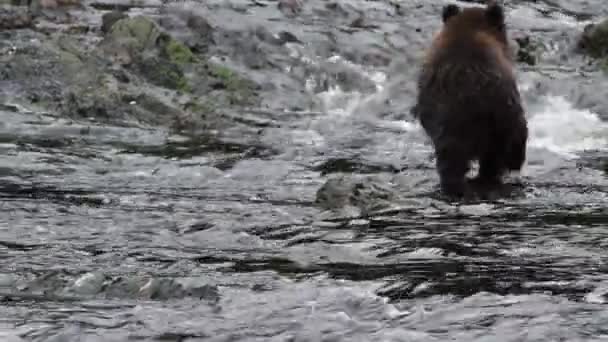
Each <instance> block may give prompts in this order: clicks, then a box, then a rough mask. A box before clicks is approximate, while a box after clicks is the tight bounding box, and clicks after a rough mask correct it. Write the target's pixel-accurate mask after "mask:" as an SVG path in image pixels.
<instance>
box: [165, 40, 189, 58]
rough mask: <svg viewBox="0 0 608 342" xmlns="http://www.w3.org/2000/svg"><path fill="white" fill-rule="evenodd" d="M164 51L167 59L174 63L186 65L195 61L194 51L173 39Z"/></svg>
mask: <svg viewBox="0 0 608 342" xmlns="http://www.w3.org/2000/svg"><path fill="white" fill-rule="evenodd" d="M164 50H165V54H166V55H167V58H169V60H170V61H171V62H173V63H177V64H184V63H191V62H194V60H195V59H194V55H193V54H192V51H190V49H189V48H188V47H187V46H185V45H184V44H182V43H180V42H178V41H177V40H175V39H172V38H171V39H169V41H168V42H167V44H166V45H165V49H164Z"/></svg>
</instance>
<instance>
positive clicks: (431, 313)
mask: <svg viewBox="0 0 608 342" xmlns="http://www.w3.org/2000/svg"><path fill="white" fill-rule="evenodd" d="M234 3H237V2H234ZM600 3H601V2H599V1H598V2H595V4H594V3H592V2H589V1H579V2H576V1H570V2H565V1H558V2H555V3H553V2H552V3H551V4H549V5H547V4H546V3H544V2H538V3H532V4H530V3H527V2H516V3H515V4H513V5H512V6H513V7H510V8H509V11H510V12H509V13H510V14H511V15H513V17H514V18H515V19H513V20H514V22H515V23H514V26H515V28H514V30H515V31H517V30H521V31H523V30H527V29H538V31H537V32H543V33H541V34H540V36H541V37H550V38H545V39H547V40H552V39H554V41H553V43H555V50H554V51H553V52H549V53H547V56H546V57H545V59H544V62H543V63H541V64H540V65H539V66H537V67H536V68H533V69H525V68H522V70H520V72H519V77H520V85H521V89H522V94H523V96H524V98H525V100H526V108H527V109H528V113H527V115H528V119H529V123H530V130H531V139H530V144H529V147H528V156H529V157H528V160H527V163H526V165H525V167H524V170H523V172H522V174H521V175H519V178H520V183H521V185H519V186H517V185H513V186H512V188H511V190H512V191H510V192H509V193H508V194H506V195H505V196H503V197H501V198H500V199H498V200H496V201H492V202H481V203H472V204H467V205H455V204H450V203H445V202H443V201H441V200H440V199H438V198H437V196H436V194H437V176H436V174H435V171H434V166H433V160H432V150H431V148H430V146H429V145H428V141H427V139H426V138H425V136H424V134H423V133H422V131H421V130H420V127H419V126H418V125H417V124H416V123H415V122H413V121H412V120H411V118H410V116H409V114H408V112H407V108H408V107H409V106H410V105H411V104H412V101H413V98H412V92H411V89H412V88H411V87H412V85H413V82H414V79H413V76H412V75H413V69H412V68H411V66H407V65H405V66H404V65H403V63H400V62H399V61H393V63H391V64H390V65H386V66H376V67H372V66H369V65H365V64H364V63H352V62H348V59H347V58H345V57H344V56H341V55H332V56H330V57H327V58H326V57H323V56H322V54H320V55H315V54H314V53H310V51H309V50H310V49H307V48H306V47H303V46H300V47H298V46H292V47H290V48H291V49H293V51H292V57H293V58H294V60H295V62H293V63H295V64H294V69H297V68H299V67H301V68H304V67H303V65H304V66H306V68H305V69H306V71H305V72H304V74H305V75H306V76H307V78H306V79H305V81H306V82H307V84H308V87H309V89H310V92H311V93H315V97H314V100H315V101H316V103H317V108H316V110H314V111H313V110H295V111H293V110H289V111H279V110H274V109H272V110H268V109H264V110H262V109H256V110H249V111H246V112H241V113H231V115H233V116H234V117H235V118H238V120H236V121H235V124H234V125H233V126H231V127H230V128H229V129H226V130H224V131H222V132H220V133H217V134H212V133H209V134H208V135H207V136H201V137H200V138H199V139H197V140H196V141H193V140H188V139H186V138H184V137H180V136H176V135H171V134H169V133H167V132H166V131H164V130H162V129H154V128H135V127H111V126H107V125H96V124H95V123H91V122H85V123H78V122H73V121H70V120H64V119H60V118H57V117H55V116H53V115H52V114H48V113H46V114H44V113H32V112H28V111H27V110H24V109H20V108H12V107H11V108H12V110H9V109H11V108H9V107H6V108H4V109H3V110H0V165H2V166H1V167H0V198H1V200H2V201H1V205H0V218H1V219H0V257H1V258H2V260H3V266H2V268H0V296H1V297H2V299H3V310H1V313H0V336H1V337H2V338H3V340H6V341H19V340H27V341H126V340H154V341H445V340H454V341H524V340H525V341H555V340H560V341H595V340H603V339H606V338H608V329H607V328H606V327H607V326H608V324H607V323H608V314H607V313H606V310H605V308H606V306H605V305H606V304H605V303H606V295H608V266H606V260H605V255H604V251H605V248H606V247H607V246H608V229H607V227H606V225H607V223H608V213H607V211H606V204H607V203H608V180H607V179H606V172H607V170H606V155H607V152H606V151H607V149H608V123H607V122H606V121H605V117H604V118H602V115H603V113H601V112H600V111H598V110H597V108H604V107H606V105H607V104H608V102H606V99H603V98H602V97H598V96H596V94H595V93H594V92H597V91H598V89H597V86H589V87H581V86H579V84H581V83H583V82H585V81H586V80H598V81H597V82H602V81H603V78H602V77H605V76H602V75H597V74H594V75H591V76H586V77H583V76H581V75H580V74H579V73H578V72H575V71H569V70H559V69H556V65H558V64H560V63H561V64H565V67H566V69H567V68H568V67H571V68H572V69H575V68H576V67H577V65H578V64H576V63H578V59H577V58H576V57H575V56H573V55H572V54H571V52H570V51H568V48H567V46H569V45H568V44H570V42H571V37H572V36H571V34H572V30H573V27H575V28H577V29H581V28H582V25H583V24H584V23H583V22H581V21H580V20H589V14H590V13H593V16H595V15H596V14H595V12H598V11H599V12H601V11H603V10H604V9H603V6H601V5H600ZM353 4H354V5H353V6H355V7H358V8H368V9H370V13H371V14H370V17H371V18H372V19H370V21H372V22H373V18H374V14H377V13H379V11H380V10H377V11H378V12H374V11H372V9H373V7H374V6H380V5H379V4H378V3H377V2H369V4H367V3H365V2H353ZM364 6H369V7H364ZM438 6H439V5H435V7H438ZM543 6H544V7H543ZM412 8H419V9H418V10H419V12H411V13H409V14H406V19H409V20H410V21H409V22H408V25H416V24H417V22H416V21H412V20H419V21H421V20H426V19H425V18H428V19H429V20H431V18H432V20H435V21H436V18H435V17H433V15H436V13H435V10H434V9H433V8H427V7H412ZM536 8H541V9H543V10H547V11H548V10H556V9H557V10H562V12H563V13H562V14H561V15H559V16H548V17H544V19H543V20H541V19H540V17H541V16H540V15H539V14H538V13H537V12H535V9H536ZM224 10H225V9H224V8H221V9H218V10H217V11H218V12H217V13H218V16H220V17H221V16H222V15H224V16H226V15H234V13H236V12H227V13H228V14H227V13H223V12H222V11H224ZM259 11H268V12H270V11H276V10H275V7H274V6H269V7H261V8H260V9H259ZM545 12H546V11H545ZM545 12H542V13H545ZM230 13H232V14H230ZM264 13H266V12H264ZM513 13H517V14H518V15H517V16H516V15H514V14H513ZM551 13H554V12H551ZM581 13H583V14H585V13H586V14H587V15H586V16H585V15H582V14H581ZM269 15H270V14H269ZM273 15H274V14H273ZM378 16H380V15H379V14H378ZM581 16H582V17H583V18H582V19H581V18H580V17H581ZM259 18H266V17H265V16H264V15H262V14H260V16H259ZM259 18H257V17H256V19H251V20H252V21H254V22H256V21H263V20H262V19H259ZM315 18H316V17H315V14H314V11H313V12H311V13H308V12H305V15H303V17H302V18H301V19H299V20H301V21H302V23H300V24H302V25H303V26H298V27H305V28H307V27H315V26H318V27H319V28H326V26H324V25H326V23H324V22H319V21H315ZM317 19H318V18H317ZM402 20H404V18H393V19H391V20H389V19H386V18H384V21H383V22H382V25H383V27H389V26H391V27H392V26H394V27H397V26H399V25H400V23H401V21H402ZM231 24H233V25H237V26H238V25H240V22H239V21H237V20H235V21H233V22H231ZM267 24H268V25H270V26H272V25H274V26H277V27H278V26H280V25H286V26H287V25H288V24H287V23H283V22H281V21H268V22H267ZM252 25H253V24H252ZM433 25H434V26H436V25H437V23H434V24H433ZM294 30H295V29H294ZM296 31H297V30H296ZM393 32H394V31H393ZM297 33H301V34H302V36H304V37H306V35H312V38H311V39H312V40H313V41H314V40H315V39H316V38H315V36H314V33H310V32H306V30H302V31H297ZM431 33H432V31H428V32H427V31H424V32H423V33H422V35H430V34H431ZM361 35H362V37H363V38H362V39H361V41H353V42H352V44H353V45H356V44H361V45H364V44H367V43H369V42H373V43H377V44H382V42H381V41H378V39H377V36H378V35H371V34H370V35H365V33H362V34H361ZM317 38H318V37H317ZM393 38H394V39H395V40H397V41H398V40H400V39H401V40H403V37H398V36H394V37H393ZM412 39H420V40H423V38H420V37H419V38H412ZM366 40H367V41H366ZM560 44H561V45H560ZM402 45H403V44H402ZM347 47H348V46H347ZM346 50H347V49H346V48H345V50H344V51H346ZM355 50H356V49H355ZM317 52H318V51H317ZM564 54H567V55H568V56H570V59H567V60H566V61H565V62H563V61H561V60H560V57H559V56H562V55H564ZM408 58H409V57H408ZM298 61H299V62H298ZM556 61H561V62H559V63H558V62H556ZM405 64H407V61H406V62H405ZM338 69H340V70H342V69H348V70H351V72H352V70H354V74H355V75H357V76H358V77H360V79H361V80H363V81H360V82H353V83H355V84H357V85H358V86H354V87H352V88H353V89H348V90H345V89H344V88H346V87H345V86H344V85H343V86H342V87H340V86H339V85H338V84H331V82H332V80H333V79H332V78H331V77H329V76H328V74H327V71H328V70H329V71H331V70H338ZM294 72H299V71H294ZM252 74H255V71H252ZM326 78H329V79H330V81H329V82H330V86H329V87H327V89H324V90H318V87H317V86H318V85H319V83H323V79H326ZM366 82H367V83H366ZM325 83H327V82H325ZM365 84H368V85H371V86H364V85H365ZM602 101H604V102H602ZM271 102H272V101H271ZM279 102H280V101H279ZM275 104H277V103H275ZM341 171H343V173H341ZM341 174H342V175H343V178H339V175H341ZM336 177H337V178H336ZM328 179H334V180H335V181H336V182H337V184H338V185H336V187H337V189H338V190H335V191H334V192H335V193H333V192H331V191H329V192H328V193H330V195H328V196H330V197H331V194H333V195H335V196H337V197H339V196H340V190H339V189H341V188H340V187H341V186H344V187H346V188H348V186H349V185H348V184H350V183H349V182H360V183H361V184H363V186H362V187H360V188H361V193H360V194H359V195H355V196H351V195H350V193H347V194H343V195H344V196H345V197H348V196H350V198H348V199H346V200H344V201H343V202H340V201H338V200H333V201H332V200H327V201H326V203H324V202H323V201H319V200H317V192H318V191H319V189H321V188H322V186H323V185H324V184H325V183H326V181H327V180H328ZM345 184H346V185H345ZM510 184H513V182H511V183H510ZM366 191H367V192H366ZM345 192H348V191H347V190H345ZM368 193H372V195H369V194H368ZM336 203H338V204H336ZM340 203H342V204H344V205H341V204H340Z"/></svg>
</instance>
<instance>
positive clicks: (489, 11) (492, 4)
mask: <svg viewBox="0 0 608 342" xmlns="http://www.w3.org/2000/svg"><path fill="white" fill-rule="evenodd" d="M486 18H487V19H488V22H489V23H490V24H491V25H492V26H495V27H498V28H502V27H503V26H504V25H505V11H504V10H503V8H502V6H501V5H499V4H498V3H497V2H496V1H492V0H490V1H488V7H486Z"/></svg>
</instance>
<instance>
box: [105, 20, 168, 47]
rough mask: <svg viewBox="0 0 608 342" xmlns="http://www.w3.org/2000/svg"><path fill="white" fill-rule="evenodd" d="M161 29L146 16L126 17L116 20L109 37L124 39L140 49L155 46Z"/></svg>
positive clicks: (118, 39) (123, 40)
mask: <svg viewBox="0 0 608 342" xmlns="http://www.w3.org/2000/svg"><path fill="white" fill-rule="evenodd" d="M160 36H161V31H160V29H159V28H158V26H157V25H156V23H154V22H153V21H152V20H150V19H148V18H146V17H144V16H136V17H133V18H124V19H120V20H118V21H117V22H115V23H114V24H113V25H112V27H111V29H110V33H109V35H108V37H107V39H110V40H116V41H122V42H124V43H128V44H129V45H132V47H133V48H135V49H138V50H143V49H149V48H154V47H155V46H156V42H157V40H158V38H159V37H160Z"/></svg>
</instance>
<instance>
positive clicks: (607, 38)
mask: <svg viewBox="0 0 608 342" xmlns="http://www.w3.org/2000/svg"><path fill="white" fill-rule="evenodd" d="M578 45H579V48H580V49H582V50H583V51H585V52H587V53H588V54H589V55H590V56H591V57H595V58H603V57H608V19H606V20H604V21H602V22H600V23H598V24H591V25H587V26H586V27H585V30H584V31H583V35H582V37H581V39H580V41H579V44H578Z"/></svg>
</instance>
